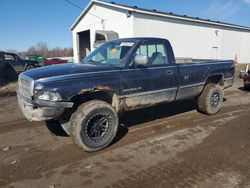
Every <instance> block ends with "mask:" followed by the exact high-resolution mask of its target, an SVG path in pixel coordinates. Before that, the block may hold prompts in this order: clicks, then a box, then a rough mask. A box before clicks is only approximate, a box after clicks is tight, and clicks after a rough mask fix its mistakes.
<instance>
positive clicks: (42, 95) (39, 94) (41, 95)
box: [35, 90, 62, 101]
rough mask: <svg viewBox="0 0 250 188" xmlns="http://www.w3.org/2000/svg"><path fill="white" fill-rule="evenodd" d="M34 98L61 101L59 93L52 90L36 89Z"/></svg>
mask: <svg viewBox="0 0 250 188" xmlns="http://www.w3.org/2000/svg"><path fill="white" fill-rule="evenodd" d="M35 98H36V99H39V100H44V101H61V100H62V98H61V95H60V94H59V93H56V92H52V91H43V90H36V91H35Z"/></svg>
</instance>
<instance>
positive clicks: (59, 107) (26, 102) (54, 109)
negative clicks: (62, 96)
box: [17, 93, 73, 121]
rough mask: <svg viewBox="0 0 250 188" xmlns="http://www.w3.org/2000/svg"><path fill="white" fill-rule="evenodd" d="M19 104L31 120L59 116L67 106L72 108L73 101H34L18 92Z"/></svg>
mask: <svg viewBox="0 0 250 188" xmlns="http://www.w3.org/2000/svg"><path fill="white" fill-rule="evenodd" d="M17 98H18V104H19V107H20V108H21V111H22V113H23V115H24V116H25V117H26V118H27V119H28V120H30V121H43V120H50V119H54V118H57V117H59V116H61V115H62V113H63V112H64V109H65V108H70V107H72V106H73V103H68V102H67V103H65V102H50V101H35V102H34V101H32V100H30V99H27V98H26V97H24V96H22V95H21V94H20V93H17Z"/></svg>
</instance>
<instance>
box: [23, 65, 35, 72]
mask: <svg viewBox="0 0 250 188" xmlns="http://www.w3.org/2000/svg"><path fill="white" fill-rule="evenodd" d="M34 68H36V67H35V66H34V65H28V66H27V67H26V68H25V71H28V70H32V69H34Z"/></svg>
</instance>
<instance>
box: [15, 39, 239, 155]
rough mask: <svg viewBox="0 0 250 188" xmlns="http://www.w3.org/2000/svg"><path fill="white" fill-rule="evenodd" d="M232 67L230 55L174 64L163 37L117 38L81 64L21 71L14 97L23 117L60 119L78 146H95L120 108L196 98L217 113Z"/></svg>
mask: <svg viewBox="0 0 250 188" xmlns="http://www.w3.org/2000/svg"><path fill="white" fill-rule="evenodd" d="M234 71H235V66H234V63H233V61H209V62H202V63H199V62H196V63H186V64H184V63H183V64H176V62H175V58H174V53H173V50H172V47H171V45H170V43H169V41H168V40H166V39H160V38H130V39H119V40H114V41H110V42H107V43H105V44H103V45H102V46H100V47H99V48H97V49H96V50H95V51H94V52H92V53H91V54H90V55H89V56H87V57H86V58H85V59H83V61H82V62H81V63H79V64H64V65H55V66H51V67H44V68H40V69H38V70H31V71H28V72H25V73H22V74H21V75H20V76H19V82H18V83H19V89H18V101H19V106H20V108H21V109H22V112H23V114H24V115H25V117H26V118H27V119H29V120H31V121H44V120H45V121H46V122H47V123H49V122H56V123H59V124H60V125H61V126H62V128H63V129H64V130H65V132H66V133H67V134H69V135H70V136H71V137H72V138H73V140H74V141H75V142H76V143H77V144H78V145H79V146H80V147H81V148H83V149H84V150H85V151H96V150H100V149H103V148H105V147H107V146H108V145H109V144H110V143H111V142H112V141H113V139H114V138H115V136H116V133H117V130H118V126H119V118H118V117H119V116H118V114H120V113H122V112H124V111H128V110H134V109H139V108H145V107H149V106H153V105H156V104H159V103H170V102H173V101H179V100H185V99H189V98H196V99H197V104H198V105H197V107H198V110H199V111H200V112H202V113H206V114H210V115H211V114H215V113H217V112H218V111H219V110H220V108H221V105H222V102H223V97H224V95H223V91H224V89H226V88H228V87H230V86H232V84H233V82H234Z"/></svg>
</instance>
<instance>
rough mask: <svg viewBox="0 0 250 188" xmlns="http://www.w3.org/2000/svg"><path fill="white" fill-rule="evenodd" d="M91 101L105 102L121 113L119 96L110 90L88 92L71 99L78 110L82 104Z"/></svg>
mask: <svg viewBox="0 0 250 188" xmlns="http://www.w3.org/2000/svg"><path fill="white" fill-rule="evenodd" d="M91 100H100V101H104V102H106V103H108V104H110V105H111V106H113V107H114V108H115V110H116V111H119V104H118V102H117V101H118V98H117V95H116V94H115V92H113V91H110V90H106V91H88V92H85V93H82V94H78V95H76V96H74V97H73V98H72V99H71V101H72V102H73V103H74V108H78V106H80V105H81V104H83V103H85V102H87V101H91Z"/></svg>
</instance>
